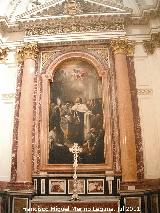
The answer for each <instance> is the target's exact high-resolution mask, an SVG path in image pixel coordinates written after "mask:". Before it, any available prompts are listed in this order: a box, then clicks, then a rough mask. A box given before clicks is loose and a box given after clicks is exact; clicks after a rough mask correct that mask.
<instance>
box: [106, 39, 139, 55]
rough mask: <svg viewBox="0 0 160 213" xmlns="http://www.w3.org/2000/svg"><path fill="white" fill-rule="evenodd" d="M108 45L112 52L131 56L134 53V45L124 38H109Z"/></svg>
mask: <svg viewBox="0 0 160 213" xmlns="http://www.w3.org/2000/svg"><path fill="white" fill-rule="evenodd" d="M110 45H111V48H112V50H113V52H114V54H125V55H129V56H131V55H133V53H134V47H135V45H134V42H133V41H128V40H126V39H123V40H122V39H116V40H111V42H110Z"/></svg>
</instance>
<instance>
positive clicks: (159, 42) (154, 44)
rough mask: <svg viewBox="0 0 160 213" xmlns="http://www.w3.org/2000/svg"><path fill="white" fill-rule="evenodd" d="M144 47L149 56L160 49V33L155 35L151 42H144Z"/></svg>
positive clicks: (152, 36)
mask: <svg viewBox="0 0 160 213" xmlns="http://www.w3.org/2000/svg"><path fill="white" fill-rule="evenodd" d="M143 46H144V48H145V51H146V53H147V54H153V53H154V51H155V49H156V48H159V47H160V33H153V34H152V35H151V39H150V40H144V41H143Z"/></svg>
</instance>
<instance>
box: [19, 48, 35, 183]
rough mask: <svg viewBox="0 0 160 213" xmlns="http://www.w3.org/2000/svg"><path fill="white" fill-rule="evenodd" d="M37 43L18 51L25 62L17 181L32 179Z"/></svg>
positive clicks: (29, 180) (20, 111)
mask: <svg viewBox="0 0 160 213" xmlns="http://www.w3.org/2000/svg"><path fill="white" fill-rule="evenodd" d="M37 54H38V48H37V45H36V44H26V45H25V46H24V47H23V48H22V49H21V50H20V51H19V53H18V56H20V59H21V60H22V61H23V62H24V69H23V77H22V87H21V98H20V109H19V126H18V150H17V182H31V181H32V126H33V94H34V77H35V65H36V64H35V59H36V57H37Z"/></svg>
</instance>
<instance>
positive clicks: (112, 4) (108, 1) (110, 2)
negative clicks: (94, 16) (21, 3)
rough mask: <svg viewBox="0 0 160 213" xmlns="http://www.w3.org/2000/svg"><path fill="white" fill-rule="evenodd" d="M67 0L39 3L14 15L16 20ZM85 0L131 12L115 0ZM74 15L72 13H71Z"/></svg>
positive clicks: (39, 12) (93, 3)
mask: <svg viewBox="0 0 160 213" xmlns="http://www.w3.org/2000/svg"><path fill="white" fill-rule="evenodd" d="M65 2H67V1H65V0H53V1H50V2H46V3H45V4H43V5H39V6H37V7H35V8H33V9H32V10H29V11H26V12H25V13H22V14H20V15H18V16H16V20H19V19H22V18H25V17H31V16H32V15H36V14H41V13H42V12H43V11H44V10H49V9H50V7H56V6H57V5H62V4H63V3H65ZM85 2H88V3H90V4H91V5H99V6H102V7H104V8H105V7H106V8H111V9H112V10H113V9H116V10H118V11H119V12H129V13H131V12H132V9H130V8H127V7H124V6H123V4H120V3H117V1H113V0H86V1H85ZM72 15H74V14H72Z"/></svg>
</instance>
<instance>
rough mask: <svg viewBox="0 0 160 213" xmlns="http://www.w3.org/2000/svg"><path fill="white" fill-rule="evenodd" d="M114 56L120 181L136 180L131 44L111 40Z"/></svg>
mask: <svg viewBox="0 0 160 213" xmlns="http://www.w3.org/2000/svg"><path fill="white" fill-rule="evenodd" d="M111 46H112V49H113V51H114V57H115V71H116V86H117V99H118V114H119V129H120V146H121V166H122V181H124V182H132V181H136V180H137V163H136V145H135V132H134V121H133V111H132V101H131V91H130V85H129V77H128V67H127V60H126V55H127V53H128V51H130V50H131V49H133V45H132V44H131V43H129V42H128V41H125V40H114V41H112V42H111Z"/></svg>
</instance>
